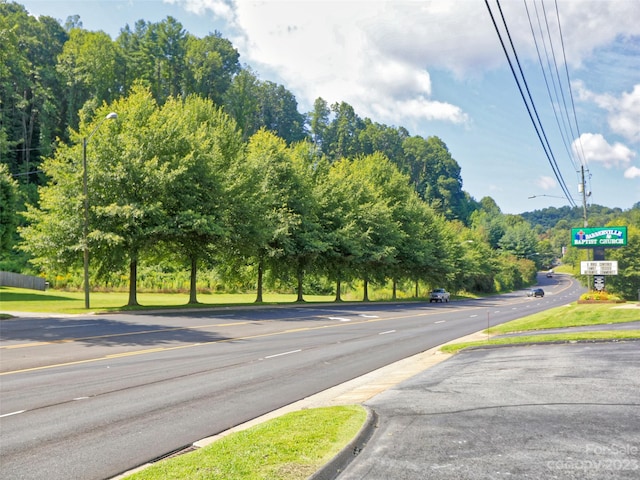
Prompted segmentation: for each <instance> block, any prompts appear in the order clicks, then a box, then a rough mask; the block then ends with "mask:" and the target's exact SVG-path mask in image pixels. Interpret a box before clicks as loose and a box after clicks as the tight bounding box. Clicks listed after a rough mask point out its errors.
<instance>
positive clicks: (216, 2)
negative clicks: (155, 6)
mask: <svg viewBox="0 0 640 480" xmlns="http://www.w3.org/2000/svg"><path fill="white" fill-rule="evenodd" d="M162 1H163V2H164V3H169V4H172V5H175V4H178V5H182V6H183V7H184V9H185V10H186V11H187V12H191V13H195V14H196V15H203V14H205V13H206V12H207V11H210V12H212V13H213V14H214V15H216V16H218V17H221V18H223V19H225V20H227V21H233V19H234V6H233V2H232V1H230V0H162Z"/></svg>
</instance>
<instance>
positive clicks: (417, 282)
mask: <svg viewBox="0 0 640 480" xmlns="http://www.w3.org/2000/svg"><path fill="white" fill-rule="evenodd" d="M419 283H420V280H418V279H416V294H415V295H414V296H415V297H416V298H418V295H419V294H420V292H419V290H418V286H419Z"/></svg>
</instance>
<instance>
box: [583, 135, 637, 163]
mask: <svg viewBox="0 0 640 480" xmlns="http://www.w3.org/2000/svg"><path fill="white" fill-rule="evenodd" d="M572 148H573V151H574V153H576V155H577V156H578V157H580V156H581V154H582V153H583V152H584V157H585V160H586V161H587V162H597V163H599V164H601V165H603V166H604V167H605V168H612V167H620V168H624V167H626V166H627V165H628V164H629V163H631V159H632V158H633V157H635V153H634V152H633V151H632V150H631V149H629V148H628V147H626V146H625V145H623V144H622V143H619V142H616V143H614V144H613V145H611V144H610V143H609V142H607V140H606V139H605V138H604V137H603V136H602V135H601V134H599V133H583V134H582V135H581V136H580V139H579V140H576V141H574V142H573V144H572Z"/></svg>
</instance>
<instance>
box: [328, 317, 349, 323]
mask: <svg viewBox="0 0 640 480" xmlns="http://www.w3.org/2000/svg"><path fill="white" fill-rule="evenodd" d="M329 320H340V321H341V322H350V321H351V319H350V318H342V317H329Z"/></svg>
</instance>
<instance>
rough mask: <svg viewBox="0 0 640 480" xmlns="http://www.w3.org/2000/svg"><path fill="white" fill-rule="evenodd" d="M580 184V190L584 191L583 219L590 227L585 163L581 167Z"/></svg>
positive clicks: (585, 224)
mask: <svg viewBox="0 0 640 480" xmlns="http://www.w3.org/2000/svg"><path fill="white" fill-rule="evenodd" d="M580 174H581V175H580V185H578V191H579V192H580V193H582V219H583V220H584V225H583V227H585V228H586V227H588V226H589V222H588V221H587V186H586V184H585V181H584V165H582V166H581V167H580Z"/></svg>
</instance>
